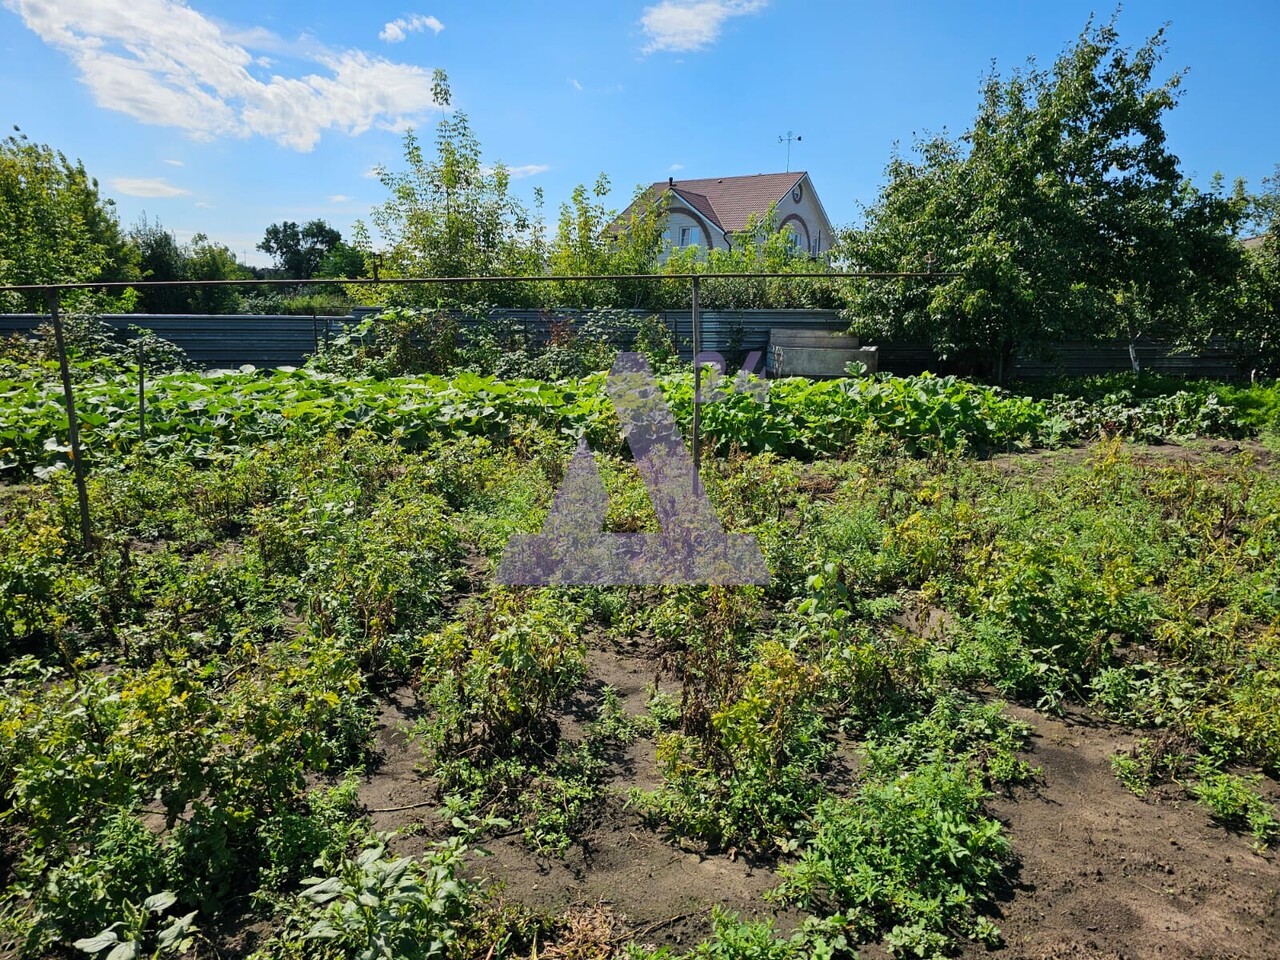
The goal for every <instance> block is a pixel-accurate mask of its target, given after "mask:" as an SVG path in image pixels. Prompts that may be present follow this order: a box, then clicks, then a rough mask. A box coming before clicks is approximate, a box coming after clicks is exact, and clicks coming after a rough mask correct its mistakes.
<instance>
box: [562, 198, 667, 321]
mask: <svg viewBox="0 0 1280 960" xmlns="http://www.w3.org/2000/svg"><path fill="white" fill-rule="evenodd" d="M608 194H609V178H608V177H607V176H606V175H605V174H603V173H601V174H600V176H599V177H597V178H596V182H595V185H594V186H593V187H592V188H591V189H590V190H588V188H587V186H586V185H585V184H579V185H578V186H577V187H575V188H574V191H573V195H572V197H571V198H570V201H569V202H568V203H565V204H562V205H561V207H560V218H559V222H558V223H557V226H556V234H555V237H554V238H553V239H552V240H551V244H550V248H549V249H548V252H547V268H548V271H549V272H550V273H551V274H552V275H553V276H575V275H577V276H583V275H591V274H594V275H606V274H646V273H656V272H657V271H658V257H659V255H660V254H661V253H662V243H663V240H662V234H663V230H664V229H665V225H666V202H665V197H664V198H661V199H656V200H655V199H653V198H651V197H650V196H649V194H648V191H647V189H643V188H641V189H639V190H638V191H637V193H636V195H635V199H634V202H633V203H632V205H631V206H630V207H629V208H628V209H629V211H630V212H629V213H628V215H627V218H626V220H625V221H622V222H620V221H619V219H618V214H617V212H616V211H614V210H610V209H607V208H606V207H605V205H604V203H603V199H604V197H606V196H608ZM658 296H659V287H658V285H657V284H656V283H655V282H654V281H645V280H609V281H569V282H565V283H554V284H550V285H549V291H548V299H549V301H550V303H549V305H554V306H565V307H581V308H590V307H646V306H653V305H654V300H655V299H656V298H657V297H658Z"/></svg>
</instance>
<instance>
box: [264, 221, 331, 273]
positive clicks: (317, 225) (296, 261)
mask: <svg viewBox="0 0 1280 960" xmlns="http://www.w3.org/2000/svg"><path fill="white" fill-rule="evenodd" d="M341 242H342V234H341V233H339V232H338V231H337V230H335V229H334V228H333V227H331V226H330V225H329V224H328V223H327V222H325V221H324V220H318V219H317V220H312V221H310V222H308V223H306V224H304V225H303V226H301V227H299V226H298V224H296V223H294V222H293V221H292V220H285V221H284V222H282V223H273V224H271V226H269V227H267V230H266V233H265V234H264V235H263V237H262V242H261V243H259V244H258V249H259V250H261V251H262V252H263V253H267V254H270V255H271V257H272V259H274V260H275V262H276V267H277V268H279V269H280V270H282V271H284V273H285V276H286V277H287V278H288V279H290V280H310V279H311V278H312V277H313V276H315V274H316V271H317V270H318V269H319V268H320V265H321V264H322V263H324V261H325V258H326V257H327V256H328V255H329V254H330V253H332V252H333V250H334V249H335V248H336V247H337V246H338V245H339V244H340V243H341Z"/></svg>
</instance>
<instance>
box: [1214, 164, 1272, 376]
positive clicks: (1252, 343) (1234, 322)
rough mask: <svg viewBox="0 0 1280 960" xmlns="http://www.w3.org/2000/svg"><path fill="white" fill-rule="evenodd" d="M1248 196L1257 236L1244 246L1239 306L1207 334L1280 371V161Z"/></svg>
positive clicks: (1259, 365)
mask: <svg viewBox="0 0 1280 960" xmlns="http://www.w3.org/2000/svg"><path fill="white" fill-rule="evenodd" d="M1262 186H1263V191H1262V193H1260V194H1258V195H1257V196H1254V197H1251V198H1250V201H1251V207H1250V208H1251V220H1252V225H1253V227H1254V228H1255V229H1256V230H1257V236H1256V237H1253V238H1251V239H1250V240H1249V243H1248V246H1247V247H1244V249H1243V256H1244V265H1243V269H1242V270H1241V272H1240V284H1239V287H1238V290H1237V301H1236V306H1237V309H1236V311H1235V312H1234V313H1233V314H1229V315H1226V316H1225V317H1224V318H1223V320H1222V321H1221V322H1220V323H1219V324H1218V325H1217V326H1216V327H1215V328H1214V329H1212V330H1211V331H1208V332H1209V333H1216V334H1218V335H1220V336H1225V337H1229V338H1231V339H1234V340H1235V341H1236V343H1237V344H1238V345H1239V347H1240V350H1241V353H1242V354H1243V355H1244V357H1245V359H1246V361H1247V362H1249V363H1250V365H1251V366H1252V367H1253V368H1254V369H1255V370H1259V371H1262V372H1266V373H1270V374H1272V375H1276V374H1280V164H1277V165H1276V170H1275V173H1274V174H1273V175H1272V176H1270V177H1266V178H1264V179H1263V181H1262Z"/></svg>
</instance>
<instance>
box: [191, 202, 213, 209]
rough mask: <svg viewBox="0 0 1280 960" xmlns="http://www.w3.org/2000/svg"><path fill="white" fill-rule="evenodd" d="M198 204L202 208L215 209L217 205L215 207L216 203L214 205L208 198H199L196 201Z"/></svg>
mask: <svg viewBox="0 0 1280 960" xmlns="http://www.w3.org/2000/svg"><path fill="white" fill-rule="evenodd" d="M196 206H197V207H199V208H200V209H201V210H214V209H216V207H214V205H213V204H212V203H210V202H209V201H208V200H197V201H196Z"/></svg>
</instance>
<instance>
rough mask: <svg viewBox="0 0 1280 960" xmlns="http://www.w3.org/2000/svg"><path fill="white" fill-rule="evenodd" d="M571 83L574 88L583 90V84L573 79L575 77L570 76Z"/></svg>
mask: <svg viewBox="0 0 1280 960" xmlns="http://www.w3.org/2000/svg"><path fill="white" fill-rule="evenodd" d="M569 85H570V86H571V87H573V89H575V90H578V91H581V90H582V84H581V83H579V82H578V81H577V80H575V79H573V77H570V78H569Z"/></svg>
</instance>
